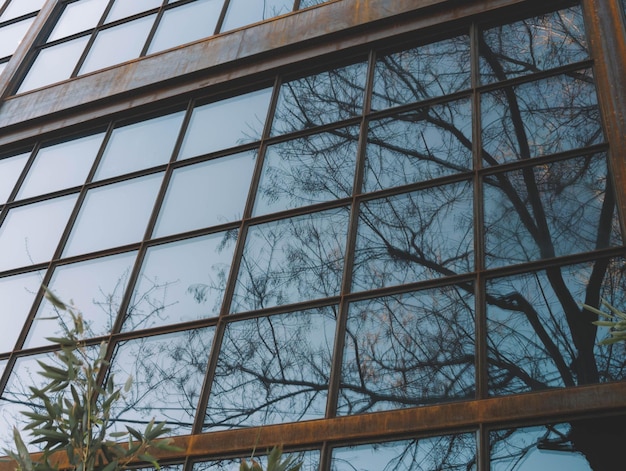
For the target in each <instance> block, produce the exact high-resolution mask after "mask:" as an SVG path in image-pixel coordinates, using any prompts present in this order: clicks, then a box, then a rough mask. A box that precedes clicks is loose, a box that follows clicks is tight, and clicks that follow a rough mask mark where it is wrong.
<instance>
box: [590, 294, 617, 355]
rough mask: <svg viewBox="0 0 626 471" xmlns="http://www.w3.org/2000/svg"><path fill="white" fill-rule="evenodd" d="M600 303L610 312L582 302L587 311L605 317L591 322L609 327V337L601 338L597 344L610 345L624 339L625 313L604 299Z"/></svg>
mask: <svg viewBox="0 0 626 471" xmlns="http://www.w3.org/2000/svg"><path fill="white" fill-rule="evenodd" d="M601 305H602V306H604V307H606V308H607V309H608V310H609V311H610V314H607V313H606V312H603V311H601V310H600V309H598V308H595V307H593V306H589V305H588V304H583V307H584V308H585V309H587V310H588V311H590V312H593V313H594V314H597V315H598V316H600V317H601V318H604V319H607V320H598V321H595V322H593V323H594V324H595V325H597V326H600V327H609V328H610V330H609V334H610V337H607V338H606V339H604V340H602V341H601V342H599V343H598V345H611V344H613V343H616V342H621V341H626V313H624V312H622V311H620V310H619V309H617V308H616V307H614V306H612V305H611V304H610V303H609V302H607V301H606V300H605V299H603V300H602V302H601Z"/></svg>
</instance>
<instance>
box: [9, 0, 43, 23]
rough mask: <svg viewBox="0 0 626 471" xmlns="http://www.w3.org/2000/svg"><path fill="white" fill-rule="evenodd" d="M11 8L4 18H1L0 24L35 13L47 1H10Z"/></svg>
mask: <svg viewBox="0 0 626 471" xmlns="http://www.w3.org/2000/svg"><path fill="white" fill-rule="evenodd" d="M9 1H10V3H9V6H8V7H7V9H6V10H4V13H3V14H2V16H0V22H2V21H8V20H12V19H13V18H17V17H18V16H22V15H26V14H28V13H34V12H36V11H37V10H39V9H40V8H41V7H42V6H43V4H44V3H46V0H9Z"/></svg>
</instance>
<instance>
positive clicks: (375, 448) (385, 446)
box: [330, 433, 477, 471]
mask: <svg viewBox="0 0 626 471" xmlns="http://www.w3.org/2000/svg"><path fill="white" fill-rule="evenodd" d="M476 446H477V444H476V435H475V434H473V433H463V434H458V435H444V436H441V437H428V438H420V439H419V440H403V441H397V442H385V443H373V444H369V445H357V446H349V447H343V448H335V449H334V450H333V455H332V456H333V457H332V463H331V468H330V469H331V470H332V471H354V470H358V471H381V470H382V471H392V470H393V471H430V470H450V471H452V470H454V471H456V470H459V471H460V470H464V471H475V470H476V469H477V464H476V461H477V459H476Z"/></svg>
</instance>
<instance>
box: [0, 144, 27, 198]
mask: <svg viewBox="0 0 626 471" xmlns="http://www.w3.org/2000/svg"><path fill="white" fill-rule="evenodd" d="M29 156H30V152H25V153H24V154H20V155H14V156H12V157H8V158H5V159H2V160H0V204H4V203H6V201H7V199H9V196H10V195H11V191H13V187H14V186H15V183H16V182H17V179H18V178H19V176H20V174H21V173H22V170H23V169H24V165H26V161H27V160H28V157H29Z"/></svg>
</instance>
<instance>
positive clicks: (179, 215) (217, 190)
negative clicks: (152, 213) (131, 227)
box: [155, 152, 256, 237]
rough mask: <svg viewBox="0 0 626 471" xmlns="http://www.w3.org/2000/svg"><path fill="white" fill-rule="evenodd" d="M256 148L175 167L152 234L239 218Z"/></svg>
mask: <svg viewBox="0 0 626 471" xmlns="http://www.w3.org/2000/svg"><path fill="white" fill-rule="evenodd" d="M255 161H256V152H245V153H242V154H235V155H231V156H228V157H221V158H219V159H214V160H209V161H208V162H201V163H199V164H196V165H191V166H188V167H183V168H179V169H176V170H175V171H174V173H173V174H172V179H171V181H170V185H169V188H168V189H167V194H166V195H165V201H164V202H163V208H162V209H161V214H160V216H159V219H158V222H157V226H156V228H155V235H156V236H157V237H161V236H165V235H170V234H175V233H179V232H186V231H191V230H194V229H201V228H204V227H210V226H215V225H218V224H224V223H227V222H231V221H236V220H238V219H241V218H242V216H243V209H244V205H245V204H246V198H247V196H248V189H249V187H250V180H251V178H252V172H253V171H254V164H255Z"/></svg>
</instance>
